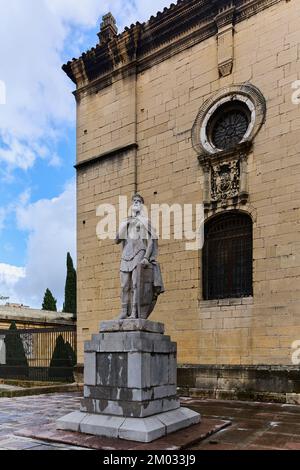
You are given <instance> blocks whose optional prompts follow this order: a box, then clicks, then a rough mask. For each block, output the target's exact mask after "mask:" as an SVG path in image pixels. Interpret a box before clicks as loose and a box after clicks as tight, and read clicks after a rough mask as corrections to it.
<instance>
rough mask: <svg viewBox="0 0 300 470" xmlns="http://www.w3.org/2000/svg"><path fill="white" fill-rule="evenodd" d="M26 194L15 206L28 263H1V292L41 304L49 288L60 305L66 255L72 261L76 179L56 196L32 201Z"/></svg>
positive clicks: (25, 301) (14, 299)
mask: <svg viewBox="0 0 300 470" xmlns="http://www.w3.org/2000/svg"><path fill="white" fill-rule="evenodd" d="M27 196H28V195H24V197H23V198H21V199H20V201H21V202H20V205H19V206H18V208H17V210H16V216H17V223H18V227H19V229H20V230H22V231H24V232H28V233H29V236H28V243H27V263H26V266H25V267H23V268H17V267H14V266H9V265H0V294H1V293H2V295H9V296H10V301H11V302H19V303H23V304H26V305H30V306H31V307H35V308H41V305H42V300H43V295H44V293H45V290H46V289H47V288H49V289H50V290H51V291H52V293H53V295H54V296H55V297H56V298H57V299H58V307H59V308H62V304H63V296H64V287H65V277H66V255H67V252H68V251H69V252H70V253H71V254H72V256H73V259H74V262H75V253H76V249H75V244H76V240H75V238H76V237H75V234H76V228H75V183H74V182H72V183H69V184H67V186H66V188H65V190H64V191H63V193H62V194H60V195H59V196H58V197H56V198H53V199H43V200H40V201H37V202H35V203H30V202H29V201H28V197H27Z"/></svg>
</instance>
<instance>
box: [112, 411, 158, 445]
mask: <svg viewBox="0 0 300 470" xmlns="http://www.w3.org/2000/svg"><path fill="white" fill-rule="evenodd" d="M165 434H166V428H165V426H164V425H163V424H162V422H161V421H160V420H159V419H157V418H156V417H151V418H144V419H134V418H131V419H130V418H127V419H126V420H125V421H124V423H123V424H122V426H121V428H120V429H119V438H120V439H125V440H127V441H137V442H152V441H154V440H155V439H159V438H160V437H162V436H165Z"/></svg>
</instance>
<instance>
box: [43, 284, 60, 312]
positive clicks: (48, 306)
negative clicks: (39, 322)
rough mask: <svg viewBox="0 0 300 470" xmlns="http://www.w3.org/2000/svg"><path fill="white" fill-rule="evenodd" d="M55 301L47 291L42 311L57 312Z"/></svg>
mask: <svg viewBox="0 0 300 470" xmlns="http://www.w3.org/2000/svg"><path fill="white" fill-rule="evenodd" d="M56 303H57V300H56V299H55V298H54V297H53V295H52V292H51V291H50V290H49V289H47V290H46V292H45V295H44V301H43V306H42V309H43V310H49V311H50V312H57V306H56Z"/></svg>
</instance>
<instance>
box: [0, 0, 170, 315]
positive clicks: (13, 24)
mask: <svg viewBox="0 0 300 470" xmlns="http://www.w3.org/2000/svg"><path fill="white" fill-rule="evenodd" d="M170 3H171V2H170V1H169V0H152V1H151V2H147V1H146V0H126V1H124V0H111V1H109V0H107V1H106V0H102V1H101V0H25V1H24V0H10V2H7V0H0V6H1V4H3V7H2V8H1V16H0V103H1V104H0V295H8V296H10V302H19V303H23V304H26V305H30V306H31V307H35V308H40V306H41V303H42V298H43V294H44V291H45V289H46V288H50V289H51V290H52V291H53V294H54V295H55V297H56V298H57V299H58V306H59V308H61V306H62V302H63V291H64V282H65V258H66V253H67V251H70V252H71V254H72V256H73V258H74V260H75V258H76V248H75V246H76V230H75V197H76V196H75V170H74V168H73V165H74V163H75V159H76V155H75V138H76V136H75V100H74V97H73V95H72V91H73V89H74V84H73V83H72V82H71V81H70V80H69V79H68V77H67V76H66V75H65V74H64V72H63V71H62V70H61V65H62V64H63V63H65V62H66V61H67V60H70V59H72V58H73V57H78V56H79V55H80V54H81V53H82V52H83V51H85V50H87V49H89V48H90V47H93V46H94V45H95V44H96V43H97V40H98V38H97V35H96V34H97V32H98V31H99V23H100V20H101V17H102V15H103V14H105V13H107V12H108V11H111V12H112V13H113V14H114V16H115V17H116V19H117V23H118V26H119V31H122V30H123V28H124V26H126V25H130V24H131V23H133V22H136V21H138V20H139V21H145V20H147V19H148V18H149V17H150V16H151V15H152V14H156V12H157V11H159V10H162V9H163V8H164V7H165V6H169V4H170ZM1 85H2V88H1ZM3 87H5V89H6V93H5V103H3V96H2V95H3V94H2V95H1V89H3Z"/></svg>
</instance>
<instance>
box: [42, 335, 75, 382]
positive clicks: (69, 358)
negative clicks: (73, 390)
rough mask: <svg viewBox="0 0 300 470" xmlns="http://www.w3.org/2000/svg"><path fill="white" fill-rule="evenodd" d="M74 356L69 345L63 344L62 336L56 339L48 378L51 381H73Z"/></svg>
mask: <svg viewBox="0 0 300 470" xmlns="http://www.w3.org/2000/svg"><path fill="white" fill-rule="evenodd" d="M75 364H76V354H75V353H74V351H73V348H72V346H71V345H70V343H68V342H67V343H65V340H64V338H63V336H62V335H59V336H58V338H57V339H56V344H55V348H54V351H53V355H52V359H51V362H50V369H49V378H50V379H53V380H66V381H73V380H74V376H73V367H74V365H75Z"/></svg>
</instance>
